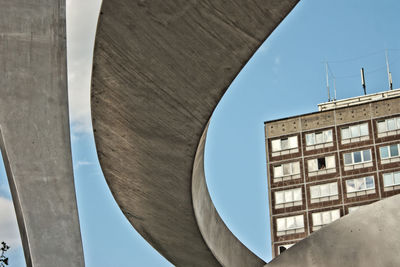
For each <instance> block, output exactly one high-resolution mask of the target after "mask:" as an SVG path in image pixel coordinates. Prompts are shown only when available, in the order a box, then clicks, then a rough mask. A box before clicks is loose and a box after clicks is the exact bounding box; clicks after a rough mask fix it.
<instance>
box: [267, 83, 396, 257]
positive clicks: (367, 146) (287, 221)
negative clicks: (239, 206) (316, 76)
mask: <svg viewBox="0 0 400 267" xmlns="http://www.w3.org/2000/svg"><path fill="white" fill-rule="evenodd" d="M318 106H319V111H318V112H315V113H310V114H304V115H298V116H293V117H289V118H283V119H278V120H273V121H267V122H265V144H266V153H267V173H268V192H269V205H270V207H269V208H270V209H269V210H270V222H271V242H272V250H273V251H272V254H273V257H276V256H277V255H279V254H280V253H282V252H283V251H284V250H286V249H287V248H289V247H291V246H292V245H294V244H295V243H296V242H298V241H299V240H301V239H303V238H305V237H307V236H308V235H310V234H311V233H313V232H314V231H317V230H318V229H320V228H321V227H323V226H324V225H326V224H329V223H331V222H333V221H335V220H337V219H339V218H340V217H342V216H344V215H346V214H348V213H350V212H352V211H354V210H355V209H357V208H358V207H360V206H363V205H368V204H370V203H372V202H375V201H378V200H380V199H382V198H386V197H389V196H392V195H394V194H398V193H400V153H399V152H400V89H397V90H390V91H386V92H382V93H376V94H370V95H364V96H360V97H354V98H348V99H344V100H339V101H334V102H327V103H322V104H319V105H318Z"/></svg>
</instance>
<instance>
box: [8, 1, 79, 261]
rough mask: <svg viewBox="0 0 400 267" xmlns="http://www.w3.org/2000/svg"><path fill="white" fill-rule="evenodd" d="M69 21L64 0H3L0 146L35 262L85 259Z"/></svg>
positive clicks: (22, 229) (27, 254)
mask: <svg viewBox="0 0 400 267" xmlns="http://www.w3.org/2000/svg"><path fill="white" fill-rule="evenodd" d="M65 27H66V24H65V1H64V0H59V1H55V0H35V1H24V0H0V125H1V135H0V146H1V150H2V153H3V158H4V161H5V167H6V171H7V175H8V180H9V184H10V189H11V193H12V197H13V202H14V206H15V210H16V214H17V221H18V224H19V229H20V233H21V237H22V243H23V247H24V253H25V258H26V263H27V265H28V266H57V267H58V266H83V265H84V259H83V251H82V242H81V236H80V228H79V221H78V212H77V206H76V199H75V188H74V180H73V171H72V160H71V148H70V137H69V120H68V93H67V71H66V66H67V65H66V32H65ZM0 212H1V211H0ZM4 241H6V242H7V240H4ZM10 262H11V265H12V259H10Z"/></svg>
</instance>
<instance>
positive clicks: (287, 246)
mask: <svg viewBox="0 0 400 267" xmlns="http://www.w3.org/2000/svg"><path fill="white" fill-rule="evenodd" d="M293 245H294V243H293V244H287V245H280V246H279V247H278V255H280V254H281V253H283V252H284V251H285V250H287V249H289V248H291V247H292V246H293Z"/></svg>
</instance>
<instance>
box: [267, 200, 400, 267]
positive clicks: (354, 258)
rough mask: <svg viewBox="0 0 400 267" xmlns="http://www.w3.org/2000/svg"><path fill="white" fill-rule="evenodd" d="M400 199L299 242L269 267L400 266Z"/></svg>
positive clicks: (374, 206) (373, 206) (365, 209)
mask: <svg viewBox="0 0 400 267" xmlns="http://www.w3.org/2000/svg"><path fill="white" fill-rule="evenodd" d="M399 203H400V195H396V196H393V197H390V198H387V199H384V200H381V201H379V202H375V203H373V204H371V205H368V206H363V207H360V208H359V209H358V210H356V211H354V212H353V213H351V214H350V215H347V216H345V217H342V218H340V219H339V220H337V221H335V222H333V223H331V224H330V225H327V226H325V227H324V228H322V229H321V230H319V231H317V232H315V233H313V234H312V235H310V236H309V237H308V238H306V239H304V240H302V241H300V242H299V243H297V244H296V245H294V246H293V247H291V248H290V249H288V250H287V251H285V252H284V253H282V254H281V255H280V256H279V257H277V258H275V259H274V260H273V261H272V262H270V263H268V264H267V265H265V266H268V267H270V266H271V267H274V266H277V267H283V266H284V267H320V266H326V267H337V266H351V267H377V266H379V267H381V266H382V267H397V266H400V253H398V252H399V251H400V234H399V230H398V228H399V222H400V208H399Z"/></svg>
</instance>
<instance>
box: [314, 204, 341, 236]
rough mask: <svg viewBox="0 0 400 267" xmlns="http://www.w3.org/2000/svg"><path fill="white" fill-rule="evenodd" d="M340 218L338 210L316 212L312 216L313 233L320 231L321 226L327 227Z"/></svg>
mask: <svg viewBox="0 0 400 267" xmlns="http://www.w3.org/2000/svg"><path fill="white" fill-rule="evenodd" d="M339 218H340V210H339V209H336V210H330V211H323V212H316V213H313V214H312V220H313V231H316V230H318V229H320V228H321V227H322V226H324V225H327V224H329V223H331V222H333V221H335V220H337V219H339Z"/></svg>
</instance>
